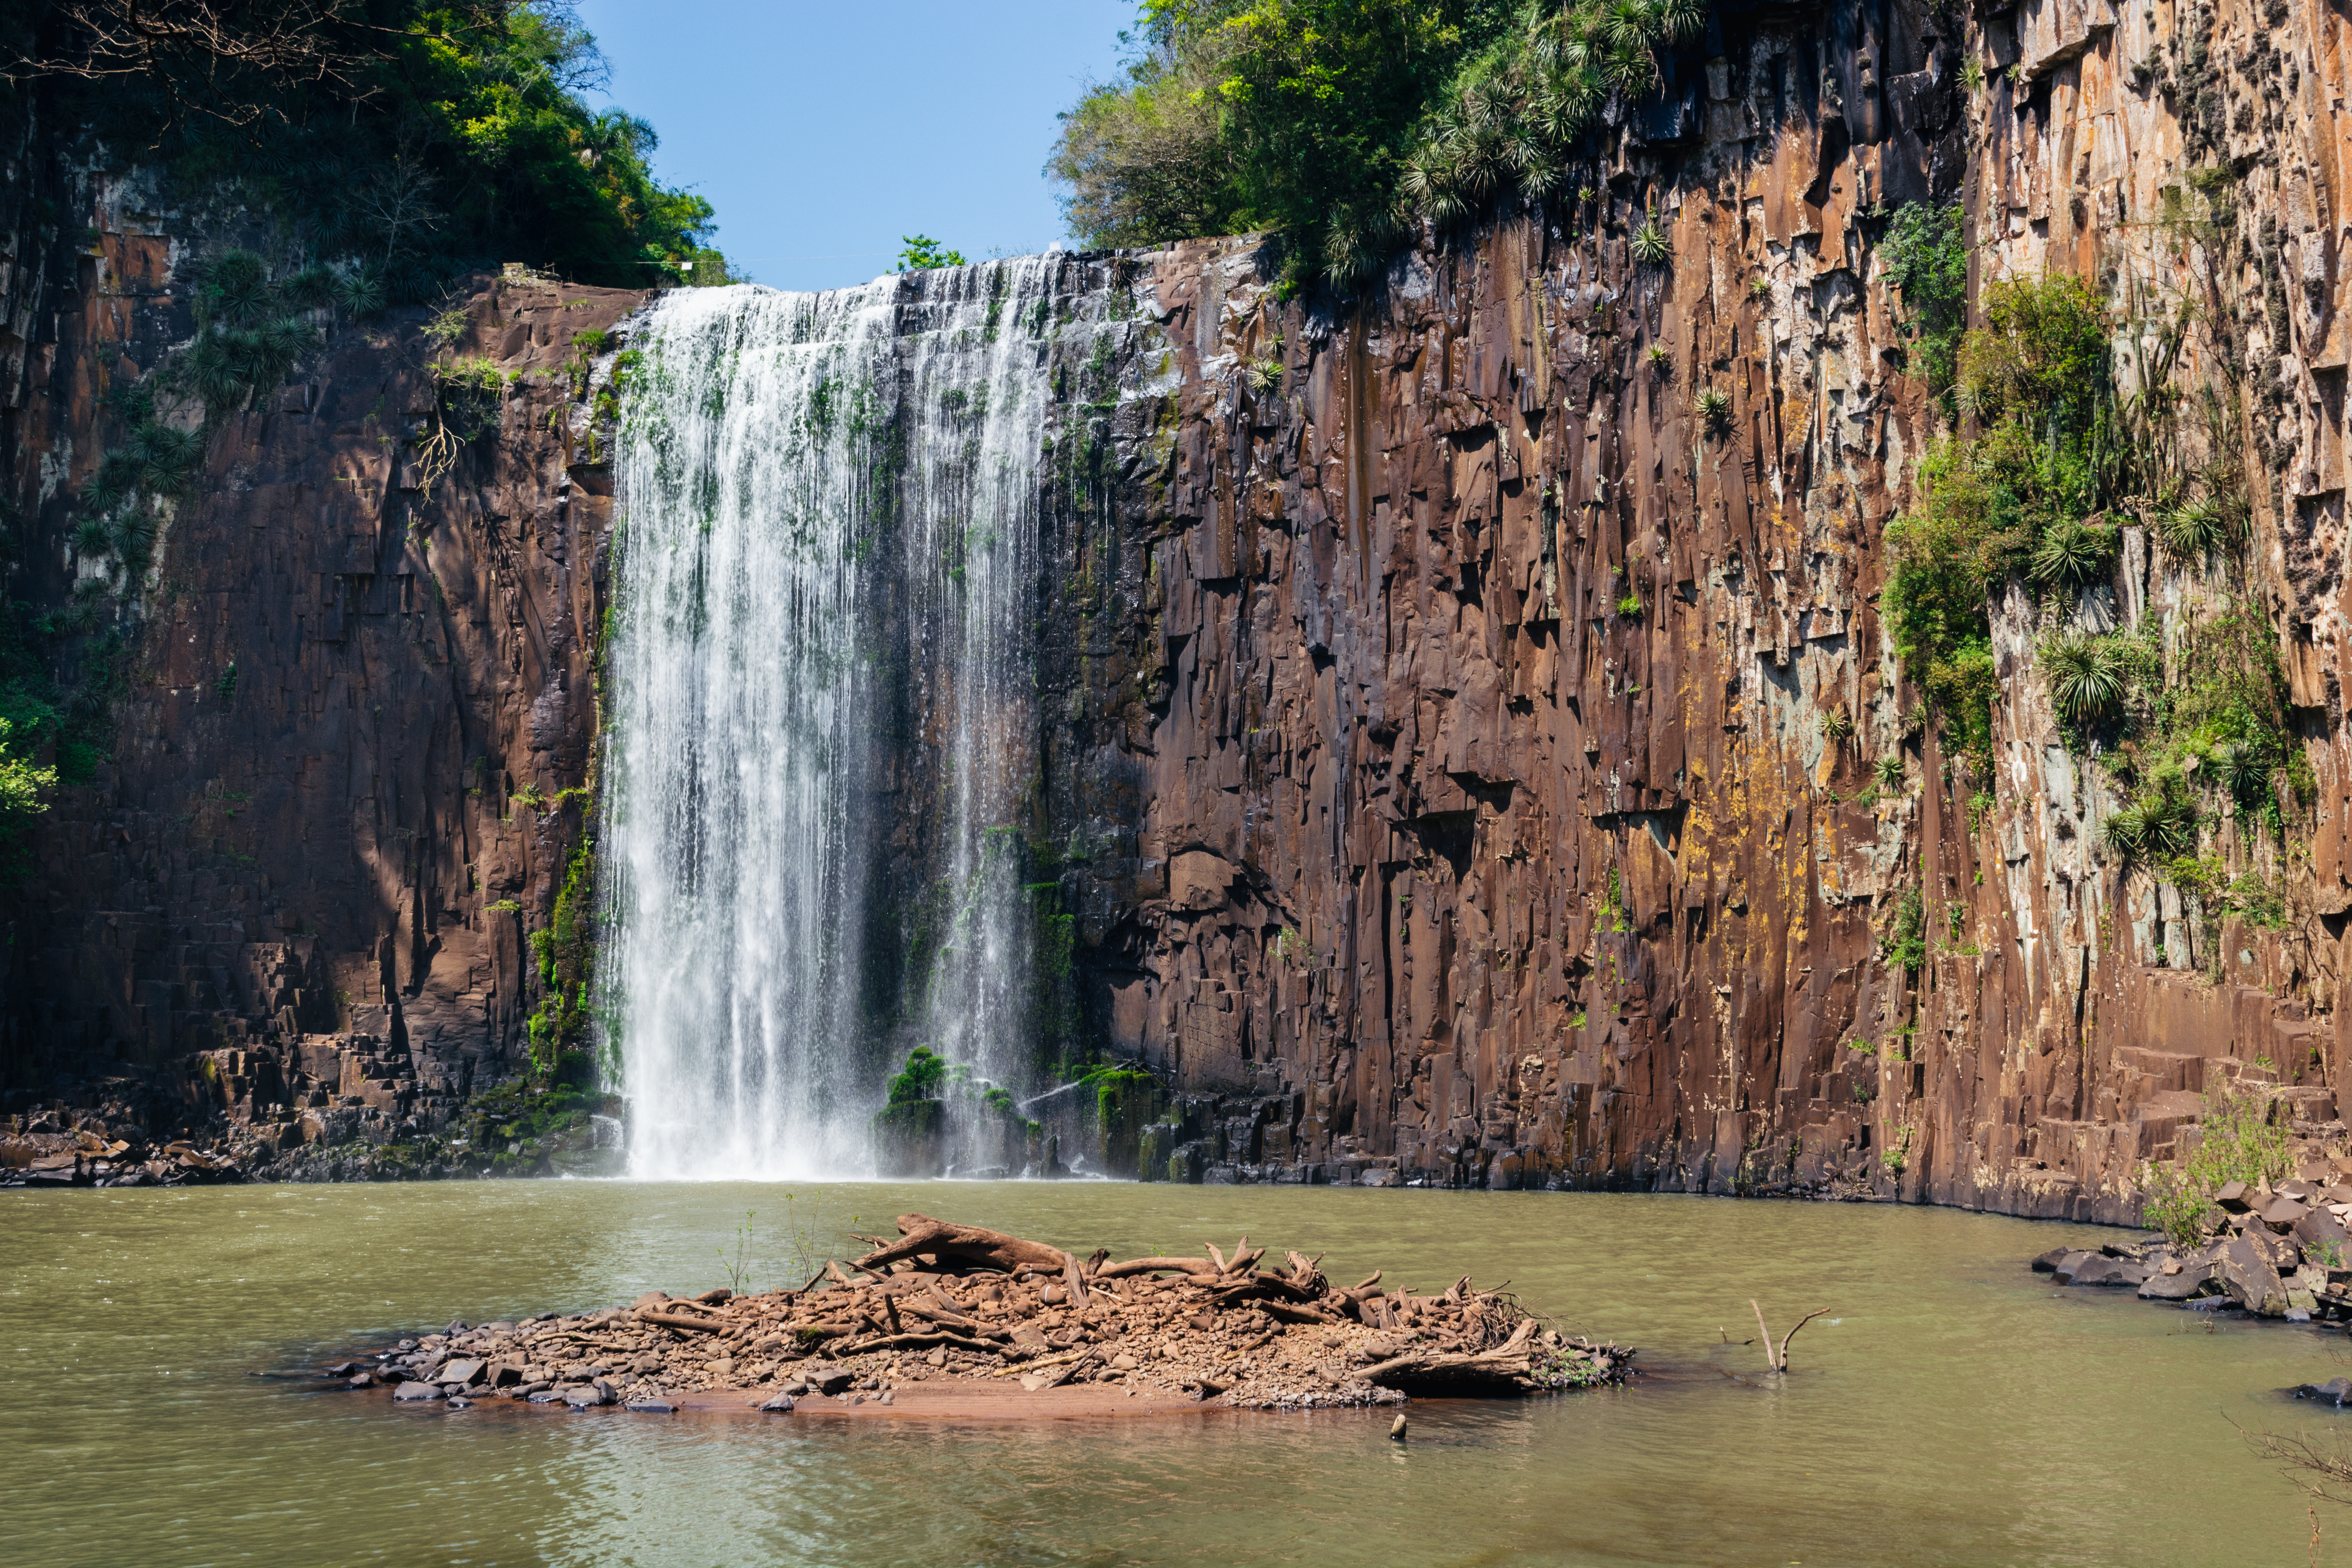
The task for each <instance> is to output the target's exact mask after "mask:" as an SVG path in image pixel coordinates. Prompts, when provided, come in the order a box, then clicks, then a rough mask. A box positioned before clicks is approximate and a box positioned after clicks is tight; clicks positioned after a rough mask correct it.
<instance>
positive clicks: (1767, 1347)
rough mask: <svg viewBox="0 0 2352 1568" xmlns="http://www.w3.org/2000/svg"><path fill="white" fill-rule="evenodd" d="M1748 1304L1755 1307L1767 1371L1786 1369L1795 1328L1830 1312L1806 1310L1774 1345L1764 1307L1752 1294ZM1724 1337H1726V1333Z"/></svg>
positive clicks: (1822, 1309) (1825, 1308)
mask: <svg viewBox="0 0 2352 1568" xmlns="http://www.w3.org/2000/svg"><path fill="white" fill-rule="evenodd" d="M1748 1306H1750V1307H1752V1308H1755V1311H1756V1329H1757V1331H1758V1332H1759V1333H1760V1334H1762V1335H1763V1336H1764V1370H1765V1371H1767V1372H1786V1371H1788V1370H1789V1342H1790V1340H1793V1339H1795V1338H1796V1337H1797V1329H1801V1328H1803V1327H1804V1326H1805V1325H1806V1324H1807V1323H1810V1322H1811V1321H1813V1320H1814V1319H1815V1318H1826V1317H1828V1316H1829V1314H1830V1309H1828V1308H1827V1307H1823V1308H1821V1309H1820V1310H1816V1311H1811V1312H1807V1313H1806V1314H1805V1315H1804V1316H1803V1317H1801V1318H1799V1319H1798V1320H1797V1329H1790V1331H1788V1332H1787V1333H1785V1334H1782V1335H1781V1336H1780V1344H1779V1345H1777V1346H1776V1345H1774V1344H1773V1343H1772V1331H1771V1330H1770V1329H1769V1328H1767V1327H1765V1326H1764V1309H1763V1308H1761V1307H1758V1306H1757V1305H1756V1298H1755V1297H1753V1296H1750V1297H1749V1298H1748ZM1721 1332H1722V1330H1720V1329H1718V1330H1717V1333H1721ZM1726 1337H1727V1338H1728V1336H1726Z"/></svg>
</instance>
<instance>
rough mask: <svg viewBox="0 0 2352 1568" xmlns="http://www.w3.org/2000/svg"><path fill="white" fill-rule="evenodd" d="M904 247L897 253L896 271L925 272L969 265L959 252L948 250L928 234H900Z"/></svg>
mask: <svg viewBox="0 0 2352 1568" xmlns="http://www.w3.org/2000/svg"><path fill="white" fill-rule="evenodd" d="M899 238H900V239H901V240H903V241H905V242H906V243H905V247H904V248H903V249H901V250H900V251H899V252H898V270H899V271H901V272H927V271H929V269H930V268H934V267H963V266H966V265H969V264H968V263H967V262H966V261H965V260H964V254H963V252H962V251H961V250H950V249H949V248H948V247H946V246H944V245H941V244H940V242H939V241H938V240H936V239H933V238H932V237H930V236H929V235H928V234H902V235H900V236H899Z"/></svg>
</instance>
